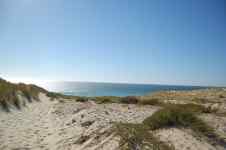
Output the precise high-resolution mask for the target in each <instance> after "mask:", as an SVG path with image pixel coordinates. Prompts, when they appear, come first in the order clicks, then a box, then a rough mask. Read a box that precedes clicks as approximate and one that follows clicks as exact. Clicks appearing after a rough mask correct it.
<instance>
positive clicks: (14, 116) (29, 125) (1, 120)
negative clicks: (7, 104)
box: [0, 95, 53, 150]
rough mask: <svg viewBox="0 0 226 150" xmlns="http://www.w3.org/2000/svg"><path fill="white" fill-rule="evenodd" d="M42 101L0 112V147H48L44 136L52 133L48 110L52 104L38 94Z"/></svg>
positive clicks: (2, 149)
mask: <svg viewBox="0 0 226 150" xmlns="http://www.w3.org/2000/svg"><path fill="white" fill-rule="evenodd" d="M40 96H41V99H42V102H33V103H31V104H28V105H27V107H26V108H24V109H22V110H21V111H17V110H14V111H12V112H11V113H2V112H1V114H0V149H1V150H8V149H21V150H23V149H25V150H26V149H46V150H47V149H49V143H46V142H45V140H44V139H45V137H47V136H48V135H51V134H53V131H52V130H51V128H52V126H51V120H49V110H50V109H51V106H52V105H53V104H52V103H53V102H50V101H49V100H48V99H47V97H45V96H44V95H40Z"/></svg>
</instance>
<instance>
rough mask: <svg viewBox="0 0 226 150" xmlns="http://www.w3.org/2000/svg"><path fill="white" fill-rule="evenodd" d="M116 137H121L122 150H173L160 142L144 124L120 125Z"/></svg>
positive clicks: (116, 129)
mask: <svg viewBox="0 0 226 150" xmlns="http://www.w3.org/2000/svg"><path fill="white" fill-rule="evenodd" d="M115 131H116V135H118V136H119V137H120V142H119V147H120V149H122V150H150V149H152V150H173V149H174V148H173V147H170V146H168V145H166V144H164V143H163V142H160V141H159V140H158V139H157V138H155V137H154V136H153V135H152V133H151V132H150V130H149V128H148V127H147V126H146V125H144V124H131V123H118V124H116V125H115Z"/></svg>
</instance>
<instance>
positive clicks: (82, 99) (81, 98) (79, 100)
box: [76, 97, 88, 102]
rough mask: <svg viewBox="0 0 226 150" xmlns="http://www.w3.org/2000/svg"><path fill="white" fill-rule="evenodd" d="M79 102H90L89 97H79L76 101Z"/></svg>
mask: <svg viewBox="0 0 226 150" xmlns="http://www.w3.org/2000/svg"><path fill="white" fill-rule="evenodd" d="M76 101H77V102H87V101H88V98H87V97H78V98H77V99H76Z"/></svg>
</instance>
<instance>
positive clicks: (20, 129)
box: [0, 91, 226, 150]
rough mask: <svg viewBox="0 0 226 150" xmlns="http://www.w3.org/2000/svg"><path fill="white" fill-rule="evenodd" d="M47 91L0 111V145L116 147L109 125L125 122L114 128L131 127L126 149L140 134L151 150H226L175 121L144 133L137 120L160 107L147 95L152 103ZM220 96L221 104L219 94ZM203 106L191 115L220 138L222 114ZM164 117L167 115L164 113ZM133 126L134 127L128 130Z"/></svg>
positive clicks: (37, 149)
mask: <svg viewBox="0 0 226 150" xmlns="http://www.w3.org/2000/svg"><path fill="white" fill-rule="evenodd" d="M17 94H19V95H18V100H19V102H22V101H28V100H27V98H28V97H26V96H25V95H24V94H21V93H17ZM47 95H52V94H49V93H48V92H46V91H38V93H37V96H38V99H39V101H32V102H28V103H27V105H25V106H23V107H22V108H21V109H17V108H16V107H13V106H10V112H5V111H4V110H1V111H0V150H15V149H17V150H42V149H44V150H67V149H68V150H120V149H122V148H123V147H121V146H122V145H123V144H122V140H121V139H122V138H123V136H119V135H120V134H121V133H119V134H118V133H117V131H116V130H115V128H114V127H115V125H117V124H125V123H126V125H124V126H123V129H121V130H119V131H122V132H124V131H127V130H124V129H127V128H128V131H130V132H131V133H129V134H128V135H132V136H131V138H130V139H127V138H126V140H128V141H126V142H128V143H129V144H128V143H127V146H128V147H130V149H132V148H131V147H133V146H131V141H135V142H138V144H137V143H136V144H137V145H138V146H137V148H138V150H140V149H142V150H143V149H145V148H141V147H139V140H141V141H142V140H144V137H143V135H142V134H145V135H148V134H146V133H150V134H152V135H153V136H154V137H152V139H149V140H150V142H154V143H153V144H155V146H153V147H152V148H150V147H149V148H148V149H155V150H157V149H158V148H159V147H158V146H159V145H162V143H165V144H166V145H167V146H160V149H161V150H173V149H176V150H182V149H190V150H208V149H210V150H224V149H226V147H224V146H225V145H224V142H223V144H222V143H220V142H217V143H214V144H213V143H212V144H211V142H210V140H209V139H207V138H206V137H203V136H199V135H197V134H196V133H195V132H194V131H192V130H191V129H190V128H187V127H183V126H177V125H175V126H170V127H165V128H159V129H157V130H153V131H151V130H149V129H148V131H147V132H146V129H144V130H143V127H144V128H145V126H144V125H143V124H142V122H143V120H145V119H146V118H148V117H149V116H152V114H154V113H155V114H156V112H158V111H159V110H160V109H161V110H162V109H163V108H165V107H166V106H165V105H163V104H161V103H159V102H158V103H156V99H155V103H153V99H149V101H152V102H151V103H150V102H149V103H145V104H148V105H144V103H143V104H142V105H141V104H122V103H102V104H98V103H96V102H95V101H93V100H84V99H82V98H78V99H79V101H83V102H78V99H77V101H76V100H73V99H65V98H67V97H64V96H63V97H60V96H58V97H52V96H51V98H50V97H48V96H47ZM220 98H221V102H222V104H224V101H225V99H224V95H223V96H220ZM130 99H131V98H130ZM142 99H143V97H142ZM102 100H103V99H101V102H106V99H104V101H102ZM146 100H147V97H146ZM164 103H165V102H164ZM208 103H209V102H208ZM156 105H158V106H156ZM186 106H187V105H186ZM188 106H189V105H188ZM183 107H184V106H183ZM209 111H210V110H208V113H199V114H197V117H199V118H201V119H202V120H203V121H205V122H206V123H207V124H208V125H210V126H212V127H213V128H214V131H215V132H216V133H217V134H218V135H220V136H221V138H222V139H223V140H224V138H225V137H226V117H225V116H224V113H220V115H219V114H218V113H216V112H217V111H215V112H214V113H209ZM163 112H164V111H163ZM220 112H222V110H221V111H220ZM167 116H168V117H169V115H168V114H167ZM189 117H191V116H189ZM166 118H167V117H166ZM168 119H169V118H168ZM186 119H187V118H186ZM186 119H185V121H186ZM182 121H183V120H182ZM137 124H138V125H139V126H137ZM140 126H141V128H140ZM133 127H135V128H134V129H137V131H135V130H133ZM130 129H132V130H130ZM138 131H142V132H138ZM143 131H144V132H146V133H143ZM140 133H142V134H140ZM125 135H127V133H126V134H125ZM134 135H135V136H134ZM134 137H135V138H134ZM153 138H154V139H153ZM131 139H132V140H131ZM225 139H226V138H225ZM145 140H146V139H145ZM221 142H222V141H221ZM121 144H122V145H121ZM136 144H135V145H136ZM132 145H133V144H132ZM156 145H157V147H156ZM124 146H125V144H124ZM128 147H127V148H128Z"/></svg>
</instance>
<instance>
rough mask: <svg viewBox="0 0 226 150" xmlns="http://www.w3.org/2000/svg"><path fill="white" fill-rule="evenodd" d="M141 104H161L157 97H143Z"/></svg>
mask: <svg viewBox="0 0 226 150" xmlns="http://www.w3.org/2000/svg"><path fill="white" fill-rule="evenodd" d="M139 104H141V105H160V104H161V103H160V101H159V99H157V98H150V99H143V100H140V101H139Z"/></svg>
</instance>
